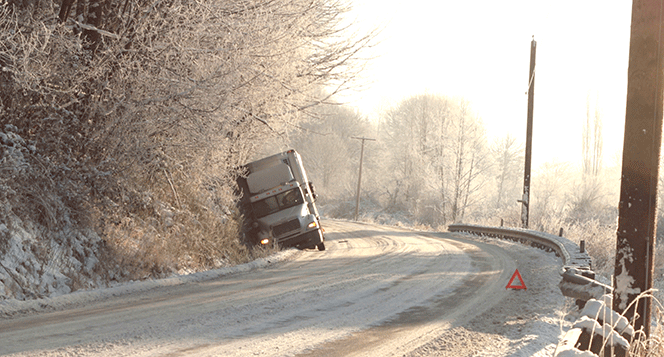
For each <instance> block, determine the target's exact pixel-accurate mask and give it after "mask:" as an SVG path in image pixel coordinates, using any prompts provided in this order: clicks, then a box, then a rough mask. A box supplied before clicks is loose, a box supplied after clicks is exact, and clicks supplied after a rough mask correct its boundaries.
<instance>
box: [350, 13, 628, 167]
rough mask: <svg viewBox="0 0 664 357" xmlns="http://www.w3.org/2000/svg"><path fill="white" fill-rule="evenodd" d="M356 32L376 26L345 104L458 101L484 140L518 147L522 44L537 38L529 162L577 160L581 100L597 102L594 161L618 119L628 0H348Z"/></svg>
mask: <svg viewBox="0 0 664 357" xmlns="http://www.w3.org/2000/svg"><path fill="white" fill-rule="evenodd" d="M349 1H351V2H352V4H353V7H354V14H353V15H354V16H355V17H356V18H357V21H358V22H359V24H360V25H361V26H362V27H365V28H371V27H375V26H384V30H383V32H382V33H381V36H380V39H381V43H380V45H379V46H378V48H377V49H376V51H377V53H378V54H379V57H378V58H376V59H375V60H373V62H372V63H371V65H370V67H369V68H368V69H367V71H366V73H365V75H366V79H367V80H368V81H369V82H370V84H369V85H368V86H367V88H365V89H364V90H363V91H362V92H361V93H359V97H358V98H359V99H357V100H355V101H354V102H353V103H352V104H354V105H356V106H358V108H359V109H360V111H361V112H362V113H364V114H365V115H367V116H369V117H372V118H377V117H378V115H379V113H380V111H381V110H382V109H384V108H385V107H389V106H391V105H394V104H396V103H398V102H399V101H400V100H401V99H404V98H406V97H408V96H410V95H414V94H419V93H424V92H428V93H432V94H443V95H450V96H462V97H464V98H466V99H467V100H469V101H470V102H471V104H472V106H473V107H474V108H475V110H476V111H477V112H478V113H479V115H480V116H481V117H482V119H483V120H484V123H485V126H486V128H487V130H488V132H489V135H490V136H494V137H500V136H504V135H505V134H507V133H511V134H512V135H514V136H515V137H516V138H518V139H519V140H520V141H522V142H525V136H526V117H527V102H528V99H527V95H526V94H525V92H526V89H527V85H528V71H529V62H530V41H531V39H532V36H533V35H534V36H535V40H536V41H537V61H536V62H537V67H536V79H535V103H534V105H535V107H534V125H533V166H534V167H537V166H538V165H540V164H542V163H544V162H546V161H550V160H558V161H572V162H574V163H578V162H580V157H581V131H582V128H583V122H584V121H585V118H586V98H587V96H588V94H589V93H590V96H591V99H592V101H593V102H594V101H595V100H598V102H599V109H600V111H601V114H602V118H603V123H604V132H603V140H604V145H605V148H604V158H605V162H606V164H615V162H613V160H614V158H615V157H616V155H615V153H616V152H620V150H621V149H622V142H623V131H624V123H625V100H626V89H627V65H628V54H629V53H628V51H629V31H630V21H631V3H632V2H631V1H627V0H615V1H614V0H604V1H597V0H573V1H569V0H558V1H550V0H548V1H543V0H530V1H528V0H521V1H510V0H504V1H495V0H430V1H424V0H411V1H407V2H404V1H394V0H349Z"/></svg>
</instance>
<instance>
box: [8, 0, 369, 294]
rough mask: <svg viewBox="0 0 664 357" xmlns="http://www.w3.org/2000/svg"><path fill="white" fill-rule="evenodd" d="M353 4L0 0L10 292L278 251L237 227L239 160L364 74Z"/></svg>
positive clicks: (364, 40) (365, 42)
mask: <svg viewBox="0 0 664 357" xmlns="http://www.w3.org/2000/svg"><path fill="white" fill-rule="evenodd" d="M347 10H348V8H347V7H346V5H345V4H344V3H343V2H337V1H329V0H314V1H309V0H307V1H304V0H277V1H264V0H247V1H204V2H190V1H184V0H174V1H160V0H154V1H153V0H147V1H134V0H127V1H125V0H122V1H120V0H103V1H102V0H89V1H83V0H78V1H76V0H62V1H61V0H55V1H51V0H45V1H15V0H2V1H0V257H1V259H0V299H1V298H12V297H15V298H19V299H22V298H31V297H39V296H49V295H52V294H53V293H57V292H67V291H69V290H76V289H80V288H88V287H95V286H103V285H105V284H108V283H109V282H113V281H127V280H132V279H145V278H153V277H161V276H165V275H168V274H171V273H172V272H177V271H185V272H186V271H196V270H202V269H208V268H211V267H218V266H223V265H229V264H237V263H242V262H246V261H248V260H250V259H253V258H255V257H256V256H257V255H261V254H267V253H269V252H264V250H262V249H259V250H256V249H253V248H252V247H249V246H247V245H246V244H245V242H244V241H243V239H242V237H241V236H240V234H239V229H238V227H239V226H240V221H241V219H242V217H240V216H239V214H238V213H237V212H236V209H235V205H234V200H235V188H234V175H235V171H234V170H235V168H236V167H237V166H238V165H240V164H243V163H245V162H247V161H248V158H249V157H251V156H252V155H253V154H254V153H255V151H256V146H257V145H258V143H260V142H261V141H262V140H264V139H265V138H267V137H270V136H275V135H279V134H280V133H283V132H284V131H285V130H286V129H287V128H289V127H291V126H293V125H296V123H298V122H299V120H300V118H301V116H302V115H303V113H305V112H306V111H308V110H310V108H313V107H315V106H317V105H319V104H320V103H324V102H325V101H327V100H329V98H330V97H331V95H332V94H334V93H336V92H340V91H343V90H346V89H348V87H349V86H351V85H352V83H353V78H354V77H355V75H356V74H357V71H358V70H359V68H360V67H361V64H362V61H361V60H360V53H361V52H362V49H364V48H366V47H368V46H370V45H371V41H372V39H373V37H374V34H371V33H370V34H365V35H357V34H355V35H353V34H350V28H349V26H350V25H349V22H348V21H346V20H345V18H344V14H345V13H346V12H347ZM324 89H325V90H324ZM16 262H20V263H16ZM63 289H64V290H63Z"/></svg>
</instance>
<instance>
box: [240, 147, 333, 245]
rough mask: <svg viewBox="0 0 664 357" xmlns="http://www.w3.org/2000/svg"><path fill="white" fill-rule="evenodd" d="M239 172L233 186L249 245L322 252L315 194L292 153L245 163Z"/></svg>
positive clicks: (301, 166)
mask: <svg viewBox="0 0 664 357" xmlns="http://www.w3.org/2000/svg"><path fill="white" fill-rule="evenodd" d="M243 169H244V170H243V173H244V174H243V175H241V176H239V177H238V179H237V182H238V186H239V187H240V189H241V191H242V193H241V196H242V197H241V207H242V211H243V213H244V215H245V220H246V221H249V222H247V223H249V225H248V226H249V227H250V228H248V229H245V235H247V236H248V238H249V240H250V241H252V242H253V243H256V244H262V245H265V244H275V243H276V244H279V245H282V246H294V247H298V248H318V249H319V250H325V243H324V236H323V230H322V228H321V226H320V217H319V214H318V209H317V208H316V204H315V201H316V194H315V192H314V188H313V184H312V183H311V182H310V181H309V180H308V178H307V175H306V172H305V170H304V166H303V165H302V159H301V157H300V155H299V154H298V153H297V152H296V151H295V150H289V151H286V152H282V153H280V154H276V155H272V156H269V157H266V158H264V159H260V160H257V161H254V162H251V163H248V164H246V165H245V166H244V167H243Z"/></svg>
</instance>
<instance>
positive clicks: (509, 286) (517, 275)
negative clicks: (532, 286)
mask: <svg viewBox="0 0 664 357" xmlns="http://www.w3.org/2000/svg"><path fill="white" fill-rule="evenodd" d="M514 278H519V281H520V282H521V285H512V283H513V282H514ZM505 289H528V288H526V283H524V282H523V278H521V274H519V269H517V270H515V271H514V274H512V279H510V282H509V283H507V286H506V287H505Z"/></svg>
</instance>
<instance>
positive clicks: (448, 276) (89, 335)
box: [0, 221, 564, 356]
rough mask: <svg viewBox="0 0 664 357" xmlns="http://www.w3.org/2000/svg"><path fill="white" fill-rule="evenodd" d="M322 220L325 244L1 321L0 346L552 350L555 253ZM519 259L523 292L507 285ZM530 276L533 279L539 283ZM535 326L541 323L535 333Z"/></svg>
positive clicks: (79, 350)
mask: <svg viewBox="0 0 664 357" xmlns="http://www.w3.org/2000/svg"><path fill="white" fill-rule="evenodd" d="M324 227H325V228H326V231H327V235H326V239H327V241H326V247H327V250H326V251H323V252H319V251H316V250H307V251H297V252H295V253H294V254H292V255H291V257H290V258H289V259H287V260H285V261H281V262H277V263H274V264H270V265H268V266H267V267H263V268H259V269H253V270H249V271H243V272H242V271H241V272H237V273H233V274H230V275H225V276H223V277H220V278H217V279H211V280H204V281H197V282H189V283H184V284H179V285H175V286H163V287H158V288H154V289H150V290H147V291H138V292H135V293H132V294H128V295H122V296H117V297H108V298H104V299H98V300H96V301H92V302H89V303H87V304H86V305H85V306H83V307H81V306H78V307H70V308H66V309H64V310H61V311H56V312H51V313H40V314H35V315H30V316H24V317H14V318H8V319H3V320H0V341H2V343H1V345H0V354H2V355H16V356H36V355H37V356H39V355H41V356H65V355H67V356H69V355H86V356H87V355H92V356H94V355H100V356H101V355H103V356H257V355H263V356H293V355H299V356H391V355H394V356H403V355H408V354H409V355H411V356H420V355H438V354H439V355H446V354H447V353H449V352H450V351H449V348H453V349H457V348H458V349H459V350H458V352H459V353H458V355H464V353H467V355H470V354H472V353H476V352H477V351H480V350H483V349H486V348H488V347H490V348H492V349H491V351H493V352H492V353H485V355H495V356H504V355H511V354H513V352H514V351H515V350H516V351H519V350H522V352H523V351H525V352H524V353H528V354H524V355H529V356H531V355H535V354H536V353H537V352H539V351H542V352H545V350H546V352H550V349H551V342H552V341H550V340H551V339H555V338H556V337H557V333H556V326H555V324H556V322H555V321H550V320H551V319H552V317H551V316H550V315H547V314H551V313H552V311H555V309H560V308H561V307H562V306H561V305H562V302H563V300H564V299H563V298H562V297H561V296H559V295H558V296H557V295H556V292H555V289H557V287H555V286H553V287H551V286H550V285H552V282H555V281H556V280H557V279H559V277H556V275H557V273H556V271H555V268H556V264H559V261H558V260H557V259H556V258H555V256H553V255H552V254H546V253H542V252H539V251H537V250H535V249H533V248H527V247H523V246H519V245H516V244H507V243H500V244H495V243H492V242H488V243H487V242H482V241H479V240H471V239H465V238H462V237H461V236H459V235H454V234H450V233H417V232H412V231H408V230H402V229H399V228H391V227H382V226H374V225H364V224H356V223H349V222H338V221H326V222H324ZM506 246H507V249H506ZM517 267H518V268H519V270H520V272H521V274H522V275H523V276H524V279H525V280H526V283H527V285H528V290H527V291H525V290H521V291H515V290H506V289H505V285H506V282H507V281H508V280H509V278H510V277H511V275H512V273H513V272H514V270H515V269H516V268H517ZM538 269H540V270H541V271H538ZM551 269H553V271H550V270H551ZM547 274H548V275H551V277H546V278H545V277H538V278H537V279H534V276H539V275H547ZM529 279H531V281H533V280H536V281H537V282H535V281H533V284H532V286H531V285H529V282H528V281H529ZM558 294H559V293H558ZM534 300H536V301H537V303H534V302H533V301H534ZM515 309H516V310H519V311H516V312H515V311H514V310H515ZM512 322H515V323H512ZM529 326H530V327H529ZM517 328H518V329H517ZM529 328H532V329H535V330H537V331H540V333H539V338H538V337H537V336H535V337H532V334H529V333H528V331H529ZM450 333H454V336H460V337H458V338H461V339H462V340H463V341H458V338H456V340H455V337H454V336H450ZM460 334H461V335H460ZM510 334H512V335H510ZM549 335H554V336H553V337H551V336H549ZM487 336H488V337H487ZM492 336H493V337H492ZM542 336H544V337H543V338H542ZM478 338H479V340H478ZM468 339H471V340H473V341H475V340H477V341H478V342H477V343H475V344H473V342H468V341H466V340H468ZM487 339H488V340H487ZM554 343H555V341H554ZM469 344H470V345H469ZM445 351H447V353H446V352H445ZM487 352H489V351H487ZM453 354H456V353H453Z"/></svg>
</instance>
